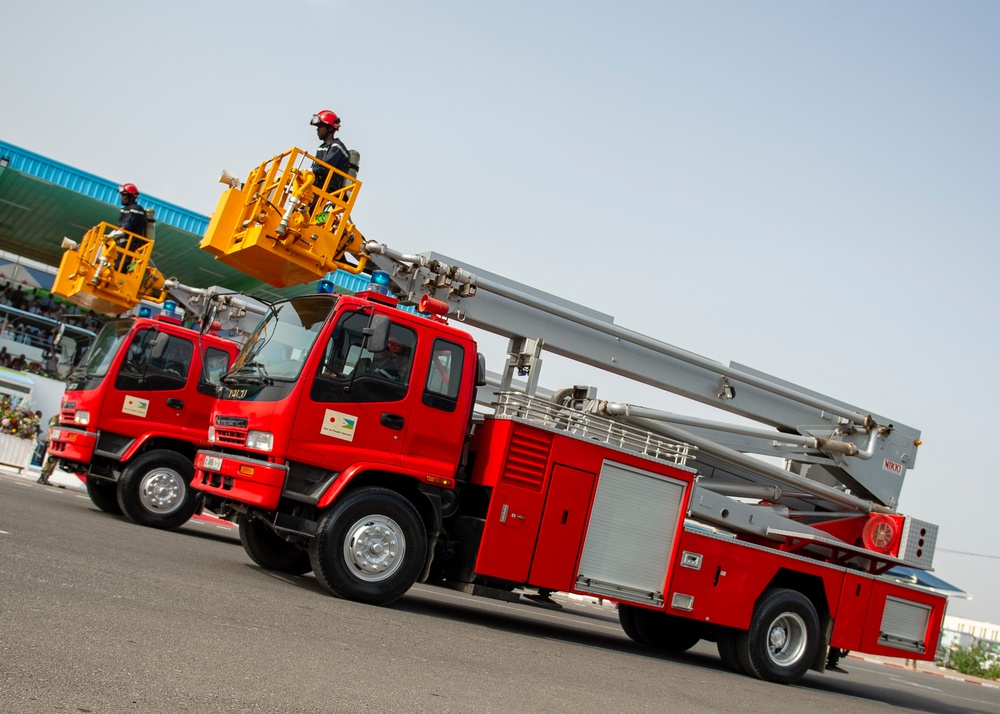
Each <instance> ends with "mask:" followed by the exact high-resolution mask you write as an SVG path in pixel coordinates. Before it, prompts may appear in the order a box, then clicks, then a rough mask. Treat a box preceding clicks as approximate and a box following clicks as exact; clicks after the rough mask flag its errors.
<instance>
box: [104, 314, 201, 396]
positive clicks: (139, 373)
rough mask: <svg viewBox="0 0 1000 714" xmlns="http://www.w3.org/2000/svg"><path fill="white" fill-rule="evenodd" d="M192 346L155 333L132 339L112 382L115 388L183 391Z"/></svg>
mask: <svg viewBox="0 0 1000 714" xmlns="http://www.w3.org/2000/svg"><path fill="white" fill-rule="evenodd" d="M193 354H194V343H193V342H191V341H190V340H186V339H184V338H183V337H177V336H175V335H168V334H166V333H164V332H158V331H157V330H149V329H146V330H139V331H138V332H136V333H135V335H133V337H132V342H131V343H130V344H129V346H128V348H127V351H126V353H125V359H124V360H122V365H121V369H120V370H119V372H118V377H117V378H116V379H115V389H120V390H128V391H150V392H152V391H163V390H169V389H183V388H184V385H185V384H186V383H187V378H188V374H189V373H190V371H191V357H192V355H193Z"/></svg>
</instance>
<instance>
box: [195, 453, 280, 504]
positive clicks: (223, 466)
mask: <svg viewBox="0 0 1000 714" xmlns="http://www.w3.org/2000/svg"><path fill="white" fill-rule="evenodd" d="M194 468H195V471H194V479H193V480H192V481H191V486H193V487H194V488H195V489H197V490H198V491H204V492H205V493H208V494H211V495H213V496H218V497H219V498H222V499H224V500H227V501H236V502H238V503H245V504H246V505H248V506H257V507H258V508H263V509H265V510H268V511H274V510H277V508H278V500H279V499H280V498H281V491H282V489H283V488H284V486H285V479H286V477H287V476H288V467H287V466H284V465H281V464H272V463H270V462H267V461H260V460H258V459H250V458H246V457H242V456H233V455H232V454H222V453H219V452H217V451H199V452H198V453H197V454H196V455H195V457H194Z"/></svg>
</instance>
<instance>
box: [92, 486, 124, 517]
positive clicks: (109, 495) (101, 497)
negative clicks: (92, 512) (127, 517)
mask: <svg viewBox="0 0 1000 714" xmlns="http://www.w3.org/2000/svg"><path fill="white" fill-rule="evenodd" d="M86 486H87V495H88V496H90V500H91V502H92V503H93V504H94V505H95V506H97V507H98V508H99V509H101V510H102V511H104V512H105V513H110V514H112V515H115V516H120V515H121V514H122V508H121V506H119V505H118V486H117V484H115V482H114V481H105V480H103V479H97V478H94V477H93V476H88V477H87V479H86Z"/></svg>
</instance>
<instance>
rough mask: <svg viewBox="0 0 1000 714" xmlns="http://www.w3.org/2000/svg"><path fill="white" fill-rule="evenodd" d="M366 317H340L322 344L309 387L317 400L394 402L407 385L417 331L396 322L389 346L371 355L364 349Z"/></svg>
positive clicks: (392, 329) (401, 394) (311, 395)
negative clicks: (316, 367)
mask: <svg viewBox="0 0 1000 714" xmlns="http://www.w3.org/2000/svg"><path fill="white" fill-rule="evenodd" d="M368 322H369V316H368V315H366V314H362V313H351V314H349V315H345V316H343V317H341V318H340V320H339V321H338V323H337V325H336V326H335V327H334V329H333V334H332V335H331V336H330V339H329V341H327V343H326V345H325V347H324V348H323V359H322V362H321V363H320V367H319V370H318V371H317V373H316V376H315V377H313V384H312V388H311V390H310V397H311V398H312V400H313V401H316V402H354V403H359V402H395V401H399V400H401V399H403V398H404V397H405V396H406V393H407V391H408V388H409V383H410V373H411V371H412V369H413V355H414V350H415V348H416V344H417V335H416V333H415V332H414V331H413V330H411V329H410V328H408V327H404V326H402V325H397V324H395V323H393V324H392V326H391V327H390V328H389V345H388V347H387V349H385V350H383V351H382V352H379V353H376V354H373V353H371V352H369V351H368V350H367V349H365V347H364V345H365V335H364V332H363V330H364V329H365V328H366V327H367V326H368Z"/></svg>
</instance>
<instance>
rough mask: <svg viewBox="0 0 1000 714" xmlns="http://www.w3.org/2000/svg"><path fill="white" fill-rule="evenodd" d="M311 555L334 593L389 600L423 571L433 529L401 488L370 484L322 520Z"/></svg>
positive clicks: (383, 602) (371, 600) (322, 579)
mask: <svg viewBox="0 0 1000 714" xmlns="http://www.w3.org/2000/svg"><path fill="white" fill-rule="evenodd" d="M309 560H310V562H311V563H312V569H313V572H314V573H315V574H316V579H317V580H319V581H320V583H322V584H323V586H325V587H326V588H327V589H328V590H330V591H331V592H332V593H333V594H334V595H338V596H339V597H342V598H344V599H345V600H356V601H358V602H366V603H370V604H372V605H387V604H388V603H390V602H392V601H393V600H396V599H398V598H399V597H401V596H402V595H403V594H404V593H405V592H406V591H407V590H409V589H410V587H411V586H412V585H413V583H415V582H416V580H417V577H418V576H419V575H420V572H421V571H422V570H423V567H424V562H425V561H426V560H427V532H426V530H425V529H424V524H423V521H421V520H420V516H419V514H418V513H417V511H416V509H415V508H414V507H413V505H412V504H411V503H410V502H409V501H408V500H406V499H405V498H403V497H402V496H400V495H399V494H398V493H395V492H394V491H390V490H388V489H384V488H364V489H360V490H358V491H354V492H353V493H349V494H347V495H345V496H343V497H342V499H341V500H340V501H339V502H337V503H336V504H335V505H334V507H333V508H332V509H331V510H330V511H329V512H328V513H327V514H326V515H325V516H323V518H321V519H320V522H319V526H318V527H317V530H316V537H315V538H313V539H312V541H310V543H309Z"/></svg>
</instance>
